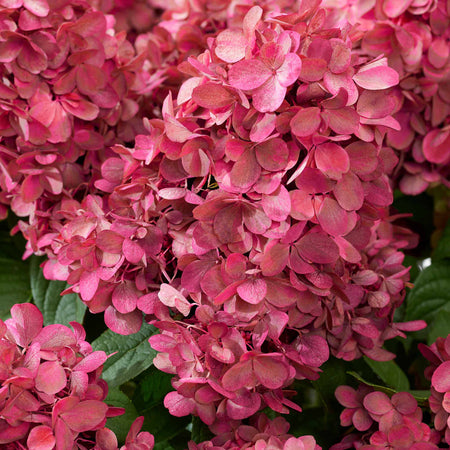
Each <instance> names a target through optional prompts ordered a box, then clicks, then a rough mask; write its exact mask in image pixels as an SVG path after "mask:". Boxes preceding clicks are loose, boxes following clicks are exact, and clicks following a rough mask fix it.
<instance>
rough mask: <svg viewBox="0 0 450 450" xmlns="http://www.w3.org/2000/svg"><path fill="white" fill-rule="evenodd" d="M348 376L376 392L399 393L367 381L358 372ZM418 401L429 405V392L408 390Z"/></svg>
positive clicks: (350, 373)
mask: <svg viewBox="0 0 450 450" xmlns="http://www.w3.org/2000/svg"><path fill="white" fill-rule="evenodd" d="M347 374H348V375H350V376H352V377H353V378H355V379H357V380H358V381H359V382H360V383H363V384H366V385H367V386H371V387H373V388H374V389H375V390H376V391H380V392H384V393H385V394H387V395H389V396H392V395H394V394H395V393H397V392H399V391H397V390H396V389H391V388H389V387H387V386H381V385H379V384H374V383H371V382H370V381H367V380H365V379H364V378H363V377H362V376H361V375H359V374H358V373H356V372H353V371H350V372H347ZM406 392H409V393H410V394H411V395H412V396H413V397H414V398H415V399H416V400H417V403H418V404H419V405H421V406H424V405H426V404H427V403H428V397H429V396H430V392H429V391H417V390H407V391H406Z"/></svg>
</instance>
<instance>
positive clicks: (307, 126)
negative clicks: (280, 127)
mask: <svg viewBox="0 0 450 450" xmlns="http://www.w3.org/2000/svg"><path fill="white" fill-rule="evenodd" d="M321 121H322V119H321V117H320V108H316V107H310V108H303V109H301V110H300V111H298V113H297V114H296V115H295V116H294V117H293V118H292V120H291V124H290V125H291V130H292V133H293V134H295V135H296V136H298V137H304V136H311V135H312V134H314V133H316V132H317V130H318V129H319V126H320V123H321Z"/></svg>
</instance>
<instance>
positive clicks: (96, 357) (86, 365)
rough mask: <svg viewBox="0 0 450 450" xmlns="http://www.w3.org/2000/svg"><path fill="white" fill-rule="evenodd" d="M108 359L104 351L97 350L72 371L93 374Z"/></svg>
mask: <svg viewBox="0 0 450 450" xmlns="http://www.w3.org/2000/svg"><path fill="white" fill-rule="evenodd" d="M107 359H108V357H107V356H106V353H105V352H104V351H101V350H98V351H95V352H92V353H90V354H89V355H87V356H85V357H84V359H82V360H81V361H80V362H79V363H78V364H76V365H75V366H74V367H73V368H72V370H77V371H82V372H86V373H89V372H93V371H94V370H96V369H98V368H99V367H100V366H101V365H103V364H104V363H105V362H106V360H107Z"/></svg>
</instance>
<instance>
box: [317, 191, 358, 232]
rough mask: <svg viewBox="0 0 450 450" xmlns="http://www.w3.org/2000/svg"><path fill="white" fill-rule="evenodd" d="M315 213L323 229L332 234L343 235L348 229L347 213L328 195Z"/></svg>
mask: <svg viewBox="0 0 450 450" xmlns="http://www.w3.org/2000/svg"><path fill="white" fill-rule="evenodd" d="M316 215H317V219H318V221H319V223H320V225H321V227H322V228H323V229H324V231H326V232H327V233H328V234H331V235H332V236H343V235H345V234H347V233H348V232H349V231H350V230H349V229H348V228H349V220H350V219H349V216H348V213H347V212H346V211H345V210H343V209H342V208H341V207H340V206H339V204H338V203H337V201H336V200H333V199H332V198H330V197H326V198H325V200H324V201H323V203H322V205H321V206H320V209H319V212H318V213H317V214H316Z"/></svg>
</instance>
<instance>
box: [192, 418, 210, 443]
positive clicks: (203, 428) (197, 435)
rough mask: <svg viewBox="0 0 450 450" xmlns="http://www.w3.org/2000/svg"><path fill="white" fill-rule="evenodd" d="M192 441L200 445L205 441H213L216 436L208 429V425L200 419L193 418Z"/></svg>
mask: <svg viewBox="0 0 450 450" xmlns="http://www.w3.org/2000/svg"><path fill="white" fill-rule="evenodd" d="M191 437H192V440H193V441H194V442H195V443H196V444H199V443H200V442H203V441H209V440H211V439H212V438H213V437H214V435H213V434H212V433H211V431H210V430H209V428H208V425H206V424H204V423H203V422H202V421H201V419H200V418H199V417H195V416H194V417H192V431H191Z"/></svg>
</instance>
